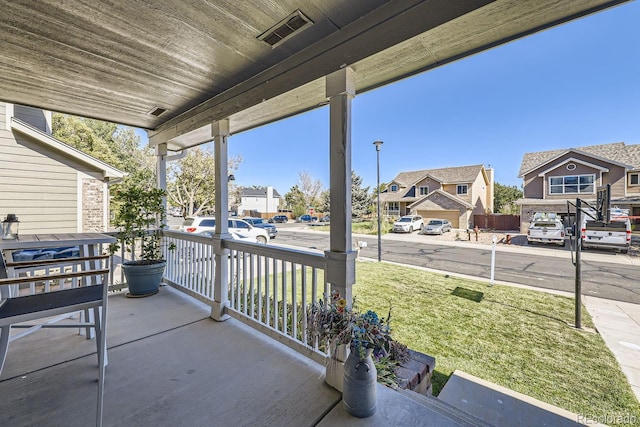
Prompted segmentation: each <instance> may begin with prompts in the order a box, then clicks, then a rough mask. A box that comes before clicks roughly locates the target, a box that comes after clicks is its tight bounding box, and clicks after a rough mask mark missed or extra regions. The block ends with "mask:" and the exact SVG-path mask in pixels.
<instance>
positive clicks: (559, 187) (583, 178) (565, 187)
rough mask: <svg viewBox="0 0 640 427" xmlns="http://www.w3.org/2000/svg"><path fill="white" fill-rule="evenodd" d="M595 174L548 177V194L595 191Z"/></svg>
mask: <svg viewBox="0 0 640 427" xmlns="http://www.w3.org/2000/svg"><path fill="white" fill-rule="evenodd" d="M595 182H596V176H595V175H567V176H553V177H550V178H549V193H550V194H580V193H591V194H593V193H595Z"/></svg>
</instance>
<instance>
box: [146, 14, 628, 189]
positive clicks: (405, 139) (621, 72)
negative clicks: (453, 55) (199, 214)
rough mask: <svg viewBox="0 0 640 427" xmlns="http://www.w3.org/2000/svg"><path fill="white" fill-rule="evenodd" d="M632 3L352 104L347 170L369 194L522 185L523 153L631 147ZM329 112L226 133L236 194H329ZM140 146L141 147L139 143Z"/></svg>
mask: <svg viewBox="0 0 640 427" xmlns="http://www.w3.org/2000/svg"><path fill="white" fill-rule="evenodd" d="M638 22H640V2H637V1H634V2H631V3H630V4H624V5H622V6H619V7H616V8H613V9H609V10H607V11H604V12H601V13H598V14H595V15H591V16H588V17H586V18H582V19H579V20H576V21H572V22H570V23H568V24H564V25H561V26H559V27H555V28H553V29H550V30H547V31H544V32H541V33H537V34H534V35H532V36H529V37H526V38H524V39H520V40H517V41H515V42H512V43H509V44H506V45H502V46H499V47H497V48H494V49H491V50H489V51H485V52H482V53H479V54H476V55H474V56H471V57H468V58H465V59H462V60H459V61H457V62H454V63H452V64H449V65H446V66H443V67H440V68H437V69H435V70H432V71H428V72H425V73H423V74H420V75H418V76H414V77H411V78H408V79H405V80H403V81H400V82H397V83H394V84H390V85H387V86H385V87H382V88H379V89H376V90H373V91H370V92H367V93H363V94H360V95H356V97H355V98H354V100H353V105H352V107H353V108H352V113H353V122H352V148H353V152H352V166H353V169H354V170H355V172H356V173H357V174H358V175H360V176H361V177H362V178H363V181H364V185H365V186H371V188H373V187H375V184H376V153H375V147H374V146H373V141H375V140H376V139H381V140H382V141H384V144H383V146H382V148H381V152H380V181H381V182H388V181H390V180H392V179H393V178H394V177H395V176H396V175H397V174H398V173H399V172H401V171H409V170H420V169H431V168H439V167H448V166H464V165H471V164H481V163H482V164H485V165H491V167H493V168H494V170H495V179H496V182H499V183H501V184H505V185H517V186H520V184H521V179H520V178H518V170H519V167H520V161H521V160H522V155H523V154H524V153H526V152H531V151H544V150H552V149H559V148H569V147H579V146H585V145H595V144H606V143H612V142H620V141H623V142H625V143H627V144H638V143H640V80H639V79H640V34H639V31H638ZM328 123H329V110H328V107H323V108H320V109H317V110H314V111H311V112H308V113H305V114H301V115H299V116H296V117H293V118H289V119H286V120H283V121H281V122H278V123H273V124H270V125H267V126H263V127H261V128H258V129H254V130H251V131H248V132H244V133H241V134H239V135H234V136H231V137H230V138H229V155H230V156H235V155H241V156H242V158H243V163H242V164H241V165H240V167H239V168H238V170H237V172H236V174H235V176H236V181H235V184H236V185H241V186H252V185H261V186H264V185H272V186H274V187H275V189H276V190H278V191H279V192H280V194H282V195H284V194H285V193H286V192H288V191H289V189H290V188H291V187H292V186H293V185H295V184H296V183H297V182H298V173H299V172H301V171H303V170H305V171H307V172H309V174H310V175H311V176H313V177H314V178H317V179H319V180H320V181H321V182H322V183H323V185H324V187H325V188H327V187H328V184H329V131H328ZM145 139H146V137H145Z"/></svg>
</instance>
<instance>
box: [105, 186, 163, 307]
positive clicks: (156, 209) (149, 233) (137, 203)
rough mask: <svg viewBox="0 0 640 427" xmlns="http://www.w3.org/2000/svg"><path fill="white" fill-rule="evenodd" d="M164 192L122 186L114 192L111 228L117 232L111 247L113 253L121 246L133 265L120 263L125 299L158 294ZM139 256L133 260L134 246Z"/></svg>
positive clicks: (161, 269)
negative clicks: (130, 255) (123, 278)
mask: <svg viewBox="0 0 640 427" xmlns="http://www.w3.org/2000/svg"><path fill="white" fill-rule="evenodd" d="M165 195H166V192H165V191H164V190H162V189H159V188H145V187H141V186H135V185H133V186H123V187H120V188H119V189H117V190H116V191H115V194H114V196H113V199H112V201H113V203H114V207H115V215H114V219H113V221H112V224H113V225H114V226H115V227H117V228H118V243H116V244H114V245H112V247H111V252H112V253H114V252H115V251H117V250H118V249H119V248H120V244H122V245H123V246H124V248H125V250H126V251H127V252H131V253H133V254H134V257H133V258H134V260H133V261H125V262H123V263H122V269H123V271H124V275H125V278H126V280H127V285H128V287H129V294H128V295H129V296H133V297H143V296H149V295H153V294H155V293H157V292H158V288H159V286H160V283H161V282H162V275H163V274H164V269H165V266H166V261H165V260H164V258H163V256H162V246H161V243H162V228H161V225H162V224H164V223H165V218H166V212H165V208H164V203H163V198H164V197H165ZM137 242H140V252H139V254H138V255H139V256H138V258H137V259H136V256H135V255H136V243H137Z"/></svg>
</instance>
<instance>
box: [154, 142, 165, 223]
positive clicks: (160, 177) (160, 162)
mask: <svg viewBox="0 0 640 427" xmlns="http://www.w3.org/2000/svg"><path fill="white" fill-rule="evenodd" d="M156 156H157V158H158V159H157V162H156V179H157V185H158V188H160V189H162V190H165V191H166V189H167V143H166V142H165V143H162V144H158V145H156ZM162 205H163V206H164V211H165V212H166V211H167V197H166V196H165V197H163V198H162ZM161 225H162V226H166V225H167V218H166V216H165V217H164V218H163V224H161Z"/></svg>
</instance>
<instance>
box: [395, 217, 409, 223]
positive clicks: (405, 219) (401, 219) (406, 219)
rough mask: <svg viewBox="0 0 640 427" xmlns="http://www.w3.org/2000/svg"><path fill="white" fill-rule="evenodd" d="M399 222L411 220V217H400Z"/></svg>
mask: <svg viewBox="0 0 640 427" xmlns="http://www.w3.org/2000/svg"><path fill="white" fill-rule="evenodd" d="M398 222H411V218H409V217H407V218H400V220H399V221H398Z"/></svg>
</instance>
